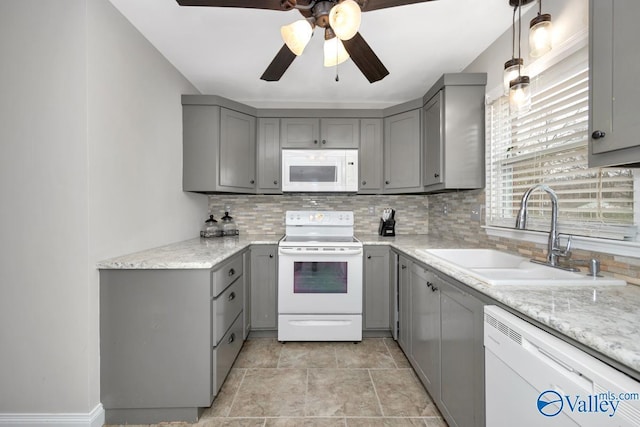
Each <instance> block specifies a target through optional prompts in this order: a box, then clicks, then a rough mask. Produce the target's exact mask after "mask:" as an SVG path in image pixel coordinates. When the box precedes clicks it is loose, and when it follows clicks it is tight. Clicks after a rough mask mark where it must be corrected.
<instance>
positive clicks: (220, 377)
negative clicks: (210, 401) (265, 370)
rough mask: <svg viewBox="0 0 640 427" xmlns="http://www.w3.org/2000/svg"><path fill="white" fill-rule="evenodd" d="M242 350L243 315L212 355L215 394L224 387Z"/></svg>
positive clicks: (234, 323) (237, 319) (238, 318)
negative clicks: (223, 384)
mask: <svg viewBox="0 0 640 427" xmlns="http://www.w3.org/2000/svg"><path fill="white" fill-rule="evenodd" d="M240 348H242V315H239V316H238V317H237V318H236V320H235V321H234V322H233V325H232V326H231V328H230V329H229V330H228V331H227V333H226V334H225V335H224V337H222V340H221V341H220V344H219V345H218V346H217V347H215V348H214V349H213V351H212V353H211V371H212V372H213V386H214V394H218V390H220V387H222V383H223V382H224V380H225V378H227V374H228V373H229V371H230V370H231V366H232V365H233V362H234V361H235V360H236V356H237V355H238V353H239V352H240Z"/></svg>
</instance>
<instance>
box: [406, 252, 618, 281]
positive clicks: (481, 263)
mask: <svg viewBox="0 0 640 427" xmlns="http://www.w3.org/2000/svg"><path fill="white" fill-rule="evenodd" d="M417 252H418V253H419V254H426V255H430V256H434V257H436V258H438V260H439V261H441V262H444V263H446V264H449V265H451V266H452V267H454V268H457V269H459V270H462V271H463V272H464V273H466V274H467V275H469V276H472V277H475V278H476V279H478V280H480V281H482V282H485V283H487V284H489V285H493V286H517V285H535V286H594V285H595V286H624V285H626V284H627V283H626V282H625V281H624V280H619V279H613V278H610V277H592V276H588V275H586V274H584V273H581V272H571V271H565V270H560V269H557V268H553V267H549V266H546V265H541V264H535V263H532V262H531V261H529V260H528V259H527V258H524V257H521V256H518V255H512V254H509V253H506V252H501V251H498V250H495V249H418V250H417Z"/></svg>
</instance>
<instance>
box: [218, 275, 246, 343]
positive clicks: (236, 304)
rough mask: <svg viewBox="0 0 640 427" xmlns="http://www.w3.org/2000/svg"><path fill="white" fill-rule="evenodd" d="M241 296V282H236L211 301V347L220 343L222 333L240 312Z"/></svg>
mask: <svg viewBox="0 0 640 427" xmlns="http://www.w3.org/2000/svg"><path fill="white" fill-rule="evenodd" d="M243 296H244V294H243V289H242V280H236V281H235V282H234V283H233V284H232V285H231V286H229V287H228V288H227V289H225V290H224V292H222V293H221V294H220V295H218V297H217V298H214V299H213V300H212V301H211V321H212V322H213V324H212V325H211V331H212V334H213V345H217V344H218V343H219V342H220V340H221V339H222V336H223V335H224V333H225V332H226V331H227V330H228V329H229V327H230V326H231V324H232V323H233V321H234V320H235V318H236V317H238V314H239V313H240V312H241V311H242V302H243Z"/></svg>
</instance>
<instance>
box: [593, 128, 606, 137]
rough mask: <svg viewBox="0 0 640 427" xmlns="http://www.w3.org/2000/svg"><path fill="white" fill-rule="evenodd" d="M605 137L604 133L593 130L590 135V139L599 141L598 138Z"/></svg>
mask: <svg viewBox="0 0 640 427" xmlns="http://www.w3.org/2000/svg"><path fill="white" fill-rule="evenodd" d="M605 135H606V133H604V131H602V130H594V131H593V133H592V134H591V138H593V139H600V138H604V137H605Z"/></svg>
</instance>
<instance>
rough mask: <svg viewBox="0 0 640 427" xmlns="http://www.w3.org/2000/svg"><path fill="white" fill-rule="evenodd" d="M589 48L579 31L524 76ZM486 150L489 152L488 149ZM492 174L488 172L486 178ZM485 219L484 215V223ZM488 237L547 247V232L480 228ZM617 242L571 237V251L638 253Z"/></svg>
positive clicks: (639, 209) (637, 201) (637, 182)
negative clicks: (575, 249)
mask: <svg viewBox="0 0 640 427" xmlns="http://www.w3.org/2000/svg"><path fill="white" fill-rule="evenodd" d="M587 44H588V29H585V30H583V31H581V32H580V33H578V34H576V35H574V36H573V37H571V38H570V39H568V40H567V41H566V42H565V43H563V44H562V45H561V46H558V47H554V49H553V50H552V51H551V52H550V53H549V54H547V55H545V56H544V57H542V58H540V59H538V60H537V61H535V62H533V63H532V64H531V65H530V66H529V67H528V69H527V74H528V75H530V76H531V77H534V76H536V75H537V74H539V73H540V72H541V71H543V70H545V69H547V68H549V67H551V66H552V65H555V64H557V63H558V62H560V61H562V60H563V59H564V58H567V57H568V56H569V55H571V54H573V53H575V52H577V51H578V50H580V49H582V48H584V47H586V46H587ZM502 92H503V87H502V85H500V86H499V87H496V88H494V89H493V90H491V91H489V92H488V93H487V104H489V103H491V102H493V101H494V100H496V99H497V98H498V97H500V96H502ZM487 147H490V141H487ZM488 149H489V148H488ZM489 173H491V172H490V169H489V168H487V174H489ZM639 175H640V174H634V223H635V224H636V225H637V224H638V223H640V176H639ZM489 191H490V189H489V187H487V188H486V190H485V196H486V198H487V201H488V199H489V198H490V197H491V194H490V193H489ZM486 218H487V216H486V215H485V220H486ZM483 228H484V229H485V231H486V233H487V235H489V236H495V237H503V238H508V239H513V240H521V241H528V242H534V243H539V244H546V243H547V240H548V232H544V231H530V230H517V229H515V228H505V227H498V226H492V225H488V224H485V225H484V226H483ZM637 239H638V237H636V240H634V241H617V240H610V239H604V238H597V237H585V236H573V238H572V241H573V247H574V248H577V249H583V250H589V251H594V252H604V253H609V254H612V255H622V256H636V257H637V256H638V250H640V241H638V240H637Z"/></svg>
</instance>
